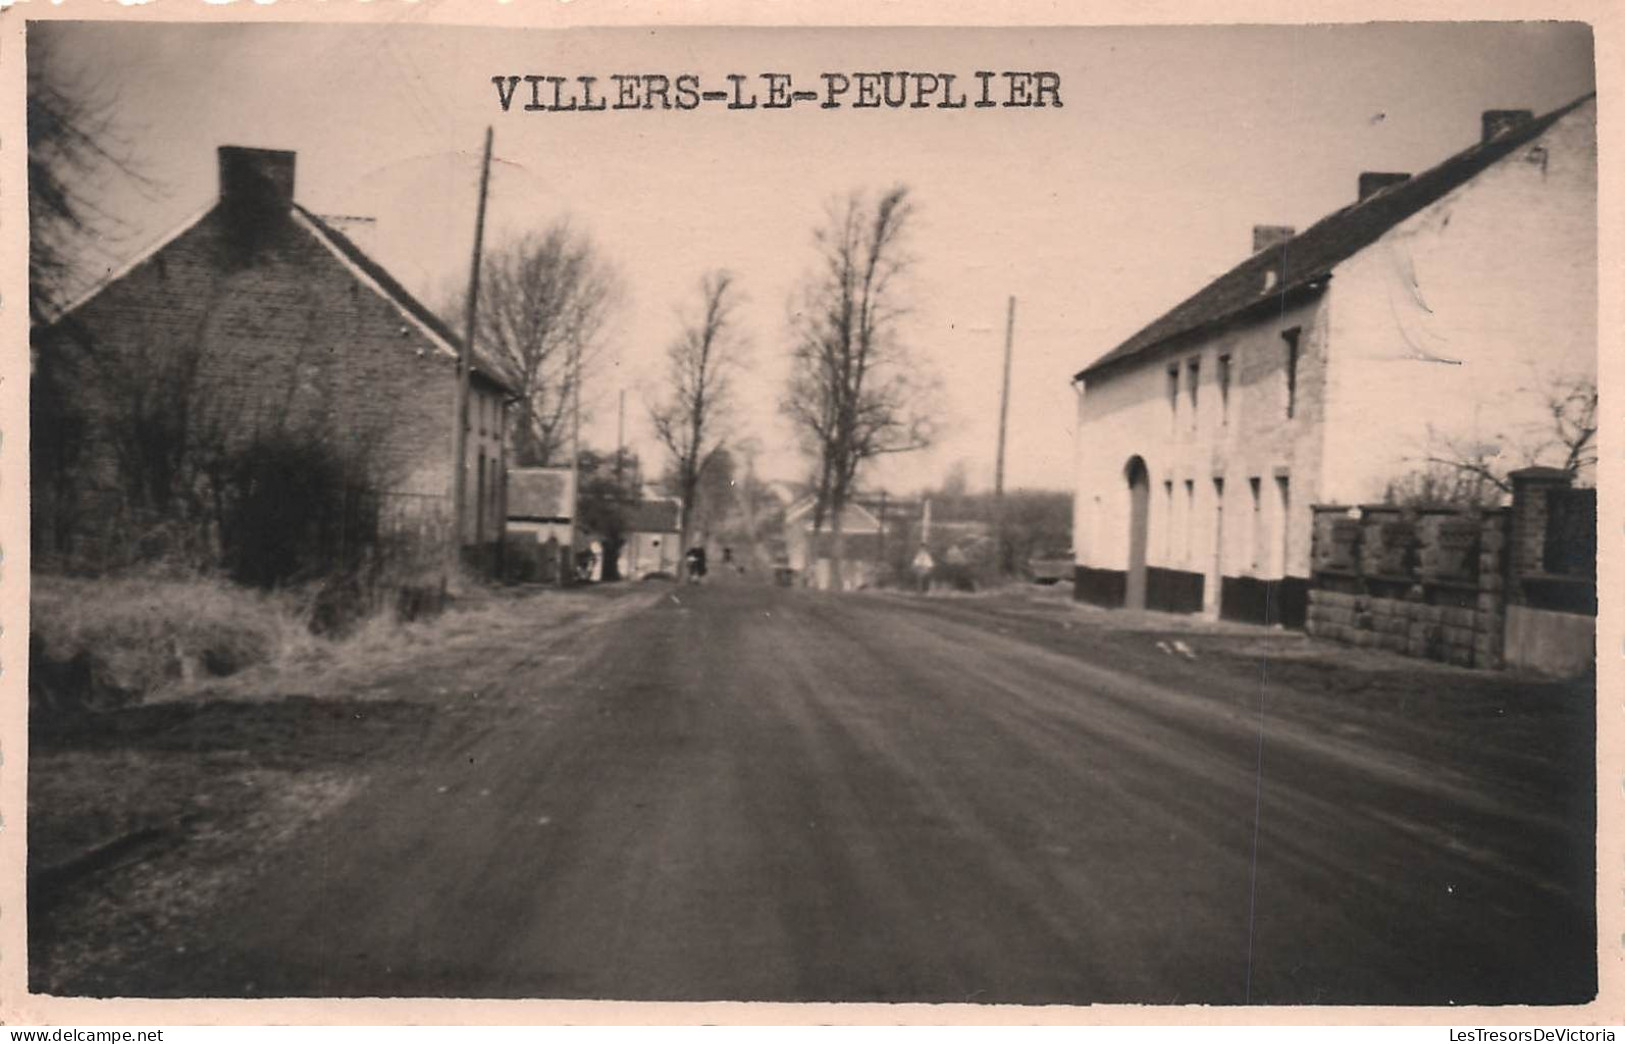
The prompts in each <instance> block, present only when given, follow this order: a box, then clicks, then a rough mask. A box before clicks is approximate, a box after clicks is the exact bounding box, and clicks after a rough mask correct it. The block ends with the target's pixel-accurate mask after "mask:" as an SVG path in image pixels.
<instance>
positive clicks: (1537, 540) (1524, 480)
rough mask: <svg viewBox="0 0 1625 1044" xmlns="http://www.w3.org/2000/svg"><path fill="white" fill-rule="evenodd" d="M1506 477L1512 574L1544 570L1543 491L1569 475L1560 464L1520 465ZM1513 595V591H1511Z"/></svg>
mask: <svg viewBox="0 0 1625 1044" xmlns="http://www.w3.org/2000/svg"><path fill="white" fill-rule="evenodd" d="M1507 478H1509V479H1511V481H1512V532H1511V540H1512V543H1511V546H1510V547H1509V549H1508V558H1509V564H1510V566H1511V571H1512V575H1513V576H1514V577H1516V576H1518V575H1521V574H1525V573H1544V572H1545V571H1546V523H1547V507H1546V500H1547V494H1548V493H1549V492H1550V491H1551V490H1554V489H1567V488H1569V486H1570V485H1571V484H1572V482H1573V479H1572V477H1571V476H1570V475H1569V473H1568V472H1566V471H1563V470H1562V469H1560V468H1523V469H1522V470H1520V471H1514V472H1513V473H1512V474H1510V475H1508V476H1507ZM1511 594H1512V596H1513V597H1517V591H1516V589H1514V590H1513V591H1512V592H1511Z"/></svg>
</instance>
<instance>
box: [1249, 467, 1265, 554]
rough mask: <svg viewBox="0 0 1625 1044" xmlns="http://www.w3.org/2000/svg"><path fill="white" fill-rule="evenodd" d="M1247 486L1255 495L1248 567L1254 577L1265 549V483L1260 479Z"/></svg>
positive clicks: (1250, 481) (1251, 481)
mask: <svg viewBox="0 0 1625 1044" xmlns="http://www.w3.org/2000/svg"><path fill="white" fill-rule="evenodd" d="M1247 486H1248V488H1249V489H1250V490H1251V491H1252V494H1253V524H1252V528H1251V530H1249V532H1248V540H1247V543H1248V547H1247V567H1248V569H1249V570H1250V571H1251V572H1252V574H1253V575H1254V576H1257V575H1258V566H1259V555H1260V554H1261V553H1262V551H1263V549H1264V502H1263V497H1262V496H1261V494H1262V493H1263V483H1262V482H1261V481H1260V480H1259V479H1255V478H1254V479H1248V480H1247Z"/></svg>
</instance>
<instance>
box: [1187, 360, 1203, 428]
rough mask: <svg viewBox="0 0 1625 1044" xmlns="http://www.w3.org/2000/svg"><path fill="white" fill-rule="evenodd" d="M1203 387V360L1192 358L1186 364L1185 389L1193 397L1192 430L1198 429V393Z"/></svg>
mask: <svg viewBox="0 0 1625 1044" xmlns="http://www.w3.org/2000/svg"><path fill="white" fill-rule="evenodd" d="M1201 388H1202V360H1201V359H1192V360H1190V361H1189V362H1187V363H1186V364H1185V390H1186V393H1187V394H1189V395H1190V399H1191V417H1190V425H1191V430H1192V431H1195V430H1196V417H1197V413H1196V394H1197V392H1199V391H1200V390H1201Z"/></svg>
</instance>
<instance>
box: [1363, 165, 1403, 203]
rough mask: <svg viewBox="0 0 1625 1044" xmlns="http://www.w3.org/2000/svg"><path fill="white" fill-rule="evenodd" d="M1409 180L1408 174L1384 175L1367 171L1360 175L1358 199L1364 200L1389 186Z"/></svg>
mask: <svg viewBox="0 0 1625 1044" xmlns="http://www.w3.org/2000/svg"><path fill="white" fill-rule="evenodd" d="M1409 180H1411V176H1410V175H1409V174H1385V173H1382V172H1379V171H1374V170H1367V171H1363V172H1361V174H1360V195H1359V198H1360V199H1365V198H1366V197H1368V196H1371V195H1373V194H1374V193H1377V192H1380V191H1382V190H1383V189H1385V188H1387V187H1388V186H1389V185H1398V184H1399V183H1400V182H1402V181H1409Z"/></svg>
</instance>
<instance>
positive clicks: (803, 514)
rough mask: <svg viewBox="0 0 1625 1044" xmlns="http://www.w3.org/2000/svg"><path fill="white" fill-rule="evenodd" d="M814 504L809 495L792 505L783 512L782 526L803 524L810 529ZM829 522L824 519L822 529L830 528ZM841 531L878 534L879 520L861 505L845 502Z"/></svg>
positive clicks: (851, 501) (850, 501)
mask: <svg viewBox="0 0 1625 1044" xmlns="http://www.w3.org/2000/svg"><path fill="white" fill-rule="evenodd" d="M816 503H817V498H816V497H813V496H810V495H809V496H805V497H802V498H801V499H800V500H798V501H796V502H795V503H794V504H792V505H791V506H790V508H789V510H787V511H785V513H784V524H785V525H786V526H793V525H799V524H805V525H806V526H807V527H808V528H811V527H812V510H813V505H814V504H816ZM830 522H831V520H830V519H829V518H828V517H826V518H825V519H824V526H823V528H825V529H829V528H831V525H830ZM841 531H842V532H843V533H878V532H879V531H880V520H879V519H877V518H875V515H874V512H872V511H870V510H869V509H868V508H866V507H864V506H863V505H862V504H859V503H857V502H856V501H854V500H849V501H847V502H846V508H845V509H844V510H843V511H842V512H841Z"/></svg>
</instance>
